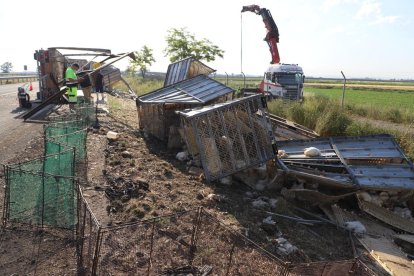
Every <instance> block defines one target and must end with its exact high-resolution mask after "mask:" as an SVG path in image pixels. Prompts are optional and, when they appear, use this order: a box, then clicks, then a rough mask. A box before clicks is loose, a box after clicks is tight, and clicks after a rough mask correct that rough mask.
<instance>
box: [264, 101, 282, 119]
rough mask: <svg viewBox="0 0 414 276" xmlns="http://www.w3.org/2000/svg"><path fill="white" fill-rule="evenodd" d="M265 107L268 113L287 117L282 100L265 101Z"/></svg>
mask: <svg viewBox="0 0 414 276" xmlns="http://www.w3.org/2000/svg"><path fill="white" fill-rule="evenodd" d="M267 108H268V110H269V112H270V113H272V114H275V115H277V116H280V117H284V118H286V117H287V107H286V102H285V101H283V100H273V101H270V102H268V103H267Z"/></svg>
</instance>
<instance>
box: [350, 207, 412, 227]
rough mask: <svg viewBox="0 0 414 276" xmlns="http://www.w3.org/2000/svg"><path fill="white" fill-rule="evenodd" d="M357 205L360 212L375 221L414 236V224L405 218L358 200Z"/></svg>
mask: <svg viewBox="0 0 414 276" xmlns="http://www.w3.org/2000/svg"><path fill="white" fill-rule="evenodd" d="M358 204H359V207H360V208H361V210H363V211H364V212H366V213H368V214H370V215H371V216H374V217H376V218H377V219H379V220H381V221H383V222H385V223H387V224H389V225H391V226H393V227H395V228H398V229H401V230H403V231H406V232H408V233H411V234H414V222H412V221H410V220H408V219H406V218H402V217H400V216H398V215H397V214H395V213H393V212H391V211H389V210H387V209H385V208H383V207H380V206H378V205H376V204H374V203H371V202H367V201H363V200H358Z"/></svg>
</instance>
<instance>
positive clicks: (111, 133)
mask: <svg viewBox="0 0 414 276" xmlns="http://www.w3.org/2000/svg"><path fill="white" fill-rule="evenodd" d="M106 138H108V139H109V140H117V139H118V133H116V132H114V131H108V133H107V134H106Z"/></svg>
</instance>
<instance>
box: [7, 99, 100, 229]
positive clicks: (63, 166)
mask: <svg viewBox="0 0 414 276" xmlns="http://www.w3.org/2000/svg"><path fill="white" fill-rule="evenodd" d="M95 120H96V117H95V107H94V105H91V104H80V105H77V106H76V108H75V113H70V114H67V115H64V116H56V117H53V118H51V122H50V123H49V124H48V125H46V126H45V128H44V134H45V149H44V150H45V151H44V152H45V154H44V156H43V157H41V158H38V159H34V160H30V161H27V162H21V163H17V164H11V165H6V166H5V176H6V204H5V205H4V209H5V210H4V212H3V223H5V222H6V221H15V222H19V223H28V224H34V225H41V226H53V227H62V228H73V227H74V226H75V224H76V221H77V217H76V215H77V214H76V209H75V208H76V206H77V202H76V201H77V187H76V185H75V181H74V175H75V163H76V162H79V161H82V160H85V159H86V134H87V132H86V128H87V127H88V126H90V125H92V124H93V123H95Z"/></svg>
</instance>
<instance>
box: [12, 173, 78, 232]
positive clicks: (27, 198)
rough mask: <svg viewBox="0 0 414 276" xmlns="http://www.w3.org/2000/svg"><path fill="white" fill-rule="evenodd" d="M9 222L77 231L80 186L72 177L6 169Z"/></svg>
mask: <svg viewBox="0 0 414 276" xmlns="http://www.w3.org/2000/svg"><path fill="white" fill-rule="evenodd" d="M6 179H7V183H8V185H7V186H8V194H7V196H8V203H9V204H8V209H7V213H6V215H7V220H8V221H9V222H18V223H24V224H31V225H40V226H55V227H60V228H69V229H70V228H74V226H75V224H76V214H75V210H76V209H75V208H74V206H75V204H76V187H75V181H74V179H73V178H72V177H63V176H56V175H49V174H45V173H40V172H30V171H22V170H18V169H11V168H6Z"/></svg>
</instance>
